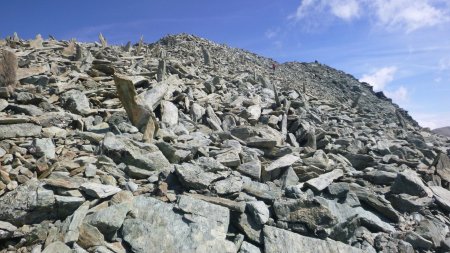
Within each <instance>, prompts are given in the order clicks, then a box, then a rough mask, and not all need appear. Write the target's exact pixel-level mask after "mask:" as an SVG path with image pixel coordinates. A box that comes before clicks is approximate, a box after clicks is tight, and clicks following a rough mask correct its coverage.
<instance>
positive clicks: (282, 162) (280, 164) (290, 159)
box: [265, 154, 300, 171]
mask: <svg viewBox="0 0 450 253" xmlns="http://www.w3.org/2000/svg"><path fill="white" fill-rule="evenodd" d="M298 160H300V157H298V156H295V155H291V154H289V155H285V156H283V157H281V158H278V159H277V160H275V161H273V162H272V163H271V164H270V165H269V166H267V167H266V169H265V170H266V171H273V170H275V169H280V168H284V167H289V166H291V165H292V164H294V163H295V162H296V161H298Z"/></svg>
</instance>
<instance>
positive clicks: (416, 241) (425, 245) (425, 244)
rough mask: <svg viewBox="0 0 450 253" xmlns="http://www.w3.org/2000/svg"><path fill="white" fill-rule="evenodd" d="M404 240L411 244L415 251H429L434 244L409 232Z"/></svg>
mask: <svg viewBox="0 0 450 253" xmlns="http://www.w3.org/2000/svg"><path fill="white" fill-rule="evenodd" d="M404 240H405V241H406V242H409V243H410V244H411V245H412V246H413V247H414V248H415V249H422V250H429V249H431V247H432V246H433V243H432V242H431V241H429V240H427V239H425V238H423V237H422V236H420V235H419V234H417V233H416V232H414V231H408V232H406V234H405V238H404Z"/></svg>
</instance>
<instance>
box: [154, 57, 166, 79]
mask: <svg viewBox="0 0 450 253" xmlns="http://www.w3.org/2000/svg"><path fill="white" fill-rule="evenodd" d="M165 74H166V61H165V60H164V59H161V60H159V63H158V72H157V73H156V80H157V81H158V82H161V81H163V80H164V76H165Z"/></svg>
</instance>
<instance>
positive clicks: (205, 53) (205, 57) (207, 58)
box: [202, 47, 211, 65]
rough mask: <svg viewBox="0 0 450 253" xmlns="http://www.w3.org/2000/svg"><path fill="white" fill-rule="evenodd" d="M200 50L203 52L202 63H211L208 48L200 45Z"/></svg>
mask: <svg viewBox="0 0 450 253" xmlns="http://www.w3.org/2000/svg"><path fill="white" fill-rule="evenodd" d="M202 52H203V63H204V64H205V65H211V55H210V54H209V51H208V49H206V48H205V47H202Z"/></svg>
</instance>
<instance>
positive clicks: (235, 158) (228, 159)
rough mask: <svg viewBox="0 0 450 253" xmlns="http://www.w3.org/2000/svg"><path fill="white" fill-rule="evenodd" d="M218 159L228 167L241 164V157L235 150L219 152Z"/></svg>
mask: <svg viewBox="0 0 450 253" xmlns="http://www.w3.org/2000/svg"><path fill="white" fill-rule="evenodd" d="M216 160H217V161H218V162H220V163H221V164H223V165H225V166H227V167H237V166H239V165H240V164H241V158H240V157H239V154H238V153H237V152H236V151H234V150H230V151H228V152H224V153H221V154H218V155H217V156H216Z"/></svg>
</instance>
